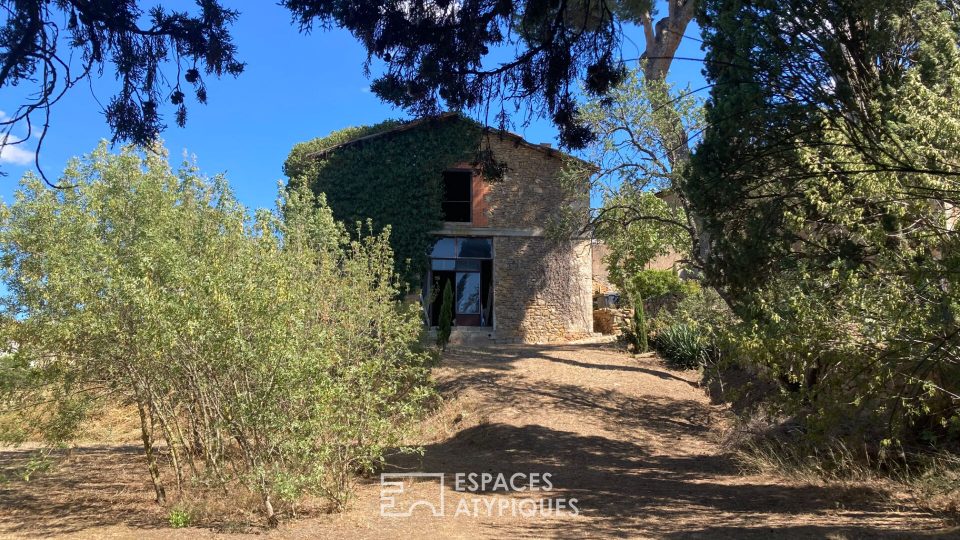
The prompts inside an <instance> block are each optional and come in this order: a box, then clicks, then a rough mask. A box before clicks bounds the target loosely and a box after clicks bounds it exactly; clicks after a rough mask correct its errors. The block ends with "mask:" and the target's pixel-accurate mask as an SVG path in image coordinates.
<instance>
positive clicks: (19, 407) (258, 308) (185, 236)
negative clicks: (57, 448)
mask: <svg viewBox="0 0 960 540" xmlns="http://www.w3.org/2000/svg"><path fill="white" fill-rule="evenodd" d="M62 184H63V185H69V186H72V187H69V188H64V189H59V190H54V189H48V188H46V187H45V186H44V184H43V183H42V182H41V181H40V180H39V179H37V178H35V177H33V176H31V175H27V176H26V177H25V178H24V180H23V181H22V187H21V189H20V191H19V192H18V193H17V198H16V203H15V204H13V205H12V206H9V207H8V206H2V207H0V249H2V255H3V260H4V262H5V266H6V269H5V270H6V271H5V273H4V275H3V277H4V285H5V290H4V298H3V304H2V305H3V306H4V307H5V308H6V315H7V316H8V319H7V320H8V321H11V320H16V323H15V324H12V323H11V324H6V325H4V326H3V330H4V334H3V336H2V337H3V338H4V339H6V342H7V343H17V345H18V347H17V349H16V351H14V352H13V353H12V354H9V355H5V356H0V403H2V404H3V405H4V406H5V407H6V406H9V407H10V408H11V409H12V412H11V414H6V415H5V414H0V419H2V421H3V422H11V423H14V424H17V423H19V424H20V425H30V426H36V428H37V430H38V431H40V432H42V433H43V434H44V435H45V436H46V437H47V438H48V439H49V440H50V442H53V443H56V442H58V441H67V440H70V438H71V437H72V436H73V435H75V434H76V432H77V430H78V429H79V426H81V425H82V419H83V418H84V417H85V415H86V414H87V413H88V411H91V410H95V408H96V404H97V403H98V402H103V401H106V400H108V399H109V400H110V402H111V403H112V402H115V400H116V399H117V398H119V399H120V400H121V401H124V402H127V403H131V404H133V405H135V406H136V409H137V411H138V416H139V420H140V425H141V433H142V443H143V448H144V454H145V456H146V465H147V470H148V471H149V473H150V476H151V478H152V480H153V485H154V490H155V493H156V498H157V500H158V501H159V502H163V501H164V500H165V499H166V486H165V485H164V483H163V482H162V478H161V475H160V471H159V464H158V458H157V448H158V446H160V445H163V446H165V447H166V450H167V453H168V455H169V457H170V462H171V465H172V470H173V474H171V475H170V478H172V479H173V480H174V481H175V482H176V486H177V488H178V489H182V488H183V486H184V485H186V483H187V480H188V478H186V476H187V475H188V474H190V475H196V476H198V477H200V478H198V480H201V481H202V482H201V483H202V484H203V485H207V486H214V487H217V488H220V489H221V490H222V491H226V492H227V493H230V492H232V491H236V490H239V491H243V492H246V491H247V490H249V491H250V492H252V493H254V494H256V497H257V498H258V501H257V504H258V505H259V506H260V510H261V511H262V512H263V514H264V516H265V517H266V519H267V521H268V522H269V523H271V524H275V523H276V522H277V519H278V516H279V515H282V514H283V513H284V512H285V511H286V510H287V509H289V508H290V507H291V506H292V504H293V503H295V502H296V501H297V500H298V499H299V498H300V497H301V496H303V495H306V494H315V495H320V496H323V497H326V498H327V499H328V500H329V501H330V502H331V503H332V504H333V506H334V507H335V508H342V507H343V505H344V504H346V502H347V499H348V498H349V495H350V493H351V485H352V481H353V477H354V475H355V474H356V473H357V472H358V471H371V470H373V469H374V468H375V467H378V466H379V465H380V464H381V463H382V461H383V456H384V452H385V451H386V449H387V448H389V447H391V446H396V445H398V444H399V443H400V442H401V440H402V437H403V434H404V429H405V428H406V426H407V425H408V424H409V422H410V420H411V419H412V418H414V417H415V416H416V415H417V414H419V412H420V410H421V408H422V406H423V404H424V402H425V400H426V399H427V398H428V397H429V396H430V390H429V386H428V382H427V377H426V369H425V368H424V364H425V362H426V361H427V356H426V354H425V353H422V352H419V351H418V350H417V349H416V348H415V347H416V345H417V343H418V340H419V335H420V332H421V329H422V327H421V324H420V321H419V316H418V308H417V307H416V306H413V305H407V306H404V305H402V304H400V303H399V302H398V301H397V300H398V297H399V292H400V287H399V285H398V280H397V278H396V276H395V274H394V272H393V256H392V251H391V250H390V247H389V242H388V234H389V231H386V232H384V233H383V234H378V235H373V234H370V233H363V232H362V231H357V235H356V236H354V237H352V238H351V237H350V236H348V235H347V234H346V231H345V229H344V228H343V227H342V226H341V225H340V224H338V223H337V222H335V221H334V219H333V217H332V215H331V213H330V211H329V210H328V209H327V208H326V206H325V204H324V201H323V199H322V198H321V199H319V200H315V199H314V197H313V195H312V194H311V193H310V192H309V191H308V190H307V189H306V188H303V189H301V190H300V191H291V192H287V193H284V194H283V196H282V198H281V201H280V204H279V207H280V208H282V216H281V212H280V210H277V211H274V212H270V211H260V212H258V213H257V214H256V216H255V217H253V218H251V216H250V215H249V214H248V213H247V211H246V209H244V208H243V207H242V206H241V205H239V204H238V203H237V202H236V200H235V199H234V198H233V196H232V194H231V193H230V191H229V189H228V188H227V186H226V184H225V182H224V180H223V179H222V178H217V179H215V180H213V181H210V180H208V179H206V178H204V177H201V176H199V175H198V174H197V173H196V171H195V170H194V169H193V168H191V167H190V166H188V165H185V166H184V167H183V168H181V169H180V170H179V171H177V172H176V173H174V172H173V171H171V169H170V167H169V166H168V165H167V164H166V162H165V160H164V158H163V157H162V156H161V155H159V154H158V153H154V152H146V153H137V152H135V151H133V150H131V149H124V150H123V151H122V152H121V154H120V155H111V154H109V153H108V152H107V151H106V147H105V146H101V147H100V148H99V149H98V150H97V151H96V152H94V153H93V154H92V155H91V156H89V157H87V158H85V159H83V160H74V161H73V162H71V164H70V165H69V167H68V169H67V171H66V173H65V177H64V179H63V181H62ZM2 412H3V411H0V413H2ZM0 433H13V431H8V430H5V429H3V426H0Z"/></svg>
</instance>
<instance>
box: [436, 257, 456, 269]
mask: <svg viewBox="0 0 960 540" xmlns="http://www.w3.org/2000/svg"><path fill="white" fill-rule="evenodd" d="M430 268H432V269H434V270H453V269H455V268H456V261H454V260H453V259H433V261H431V263H430Z"/></svg>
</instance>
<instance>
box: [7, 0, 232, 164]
mask: <svg viewBox="0 0 960 540" xmlns="http://www.w3.org/2000/svg"><path fill="white" fill-rule="evenodd" d="M197 6H198V8H199V12H198V13H195V14H190V13H188V12H185V11H175V10H168V9H164V8H163V7H160V6H156V7H152V8H149V9H148V10H146V9H145V8H144V7H142V6H141V3H140V2H137V1H136V0H122V1H114V0H0V17H2V22H0V89H3V88H7V87H12V86H24V85H26V86H28V87H29V88H31V89H32V90H33V92H31V93H30V94H29V96H28V97H27V100H26V101H24V102H22V103H19V104H18V105H17V107H16V109H15V110H14V111H13V114H11V116H10V118H8V119H5V120H2V121H0V128H2V131H0V141H2V140H3V138H4V136H5V135H8V134H9V133H10V129H11V128H12V127H13V126H14V125H15V124H17V123H23V124H25V125H26V127H27V129H28V130H29V129H36V128H37V126H43V130H44V131H45V130H46V127H47V126H48V125H49V118H50V108H51V107H52V106H53V105H55V104H56V103H57V101H59V100H60V98H61V97H63V95H64V94H65V93H66V92H67V91H69V90H70V89H72V88H73V87H75V86H76V85H78V84H80V83H81V82H83V81H84V80H85V79H88V78H89V77H91V76H98V75H99V74H101V73H103V72H104V71H105V69H106V68H107V66H108V65H109V66H111V68H112V70H113V73H114V75H115V76H116V78H117V80H118V81H119V82H120V90H119V92H118V93H117V94H116V95H115V96H113V97H112V98H111V99H110V101H109V103H107V104H106V105H105V115H106V118H107V123H108V124H109V125H110V128H111V130H112V132H113V140H114V141H129V142H133V143H137V144H141V145H148V144H150V143H152V142H153V141H154V139H155V138H156V137H157V135H158V134H159V133H160V132H161V131H162V130H163V129H164V128H165V124H164V120H163V115H162V113H161V111H162V107H163V104H164V103H167V102H169V103H170V104H171V105H172V106H173V107H174V109H175V113H174V114H175V118H176V122H177V124H178V125H180V126H183V125H184V123H185V122H186V119H187V105H186V100H187V98H186V94H187V91H190V92H191V93H192V94H193V95H194V97H195V99H196V101H197V102H199V103H205V102H206V100H207V89H206V86H205V84H204V80H203V76H204V75H215V76H218V77H219V76H221V75H224V74H230V75H234V76H236V75H239V74H240V73H241V72H242V71H243V68H244V64H243V63H241V62H240V61H239V60H238V59H237V58H236V47H235V46H234V45H233V42H232V38H231V36H230V32H229V27H230V25H231V24H232V23H233V21H234V20H235V19H236V17H237V12H236V11H233V10H230V9H225V8H223V7H222V6H221V5H220V2H218V1H217V0H198V1H197ZM29 136H30V134H29V133H28V134H27V137H26V138H29ZM42 137H43V133H42V132H41V134H40V138H41V139H40V142H41V144H42V142H43V139H42ZM26 138H25V139H24V140H26ZM20 142H23V141H19V140H17V139H15V138H14V137H12V136H10V137H9V138H7V139H6V144H19V143H20Z"/></svg>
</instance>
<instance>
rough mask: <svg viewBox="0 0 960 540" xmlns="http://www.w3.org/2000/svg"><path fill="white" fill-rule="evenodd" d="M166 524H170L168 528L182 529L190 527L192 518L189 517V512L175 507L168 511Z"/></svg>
mask: <svg viewBox="0 0 960 540" xmlns="http://www.w3.org/2000/svg"><path fill="white" fill-rule="evenodd" d="M167 522H168V523H170V526H171V527H173V528H174V529H182V528H184V527H189V526H190V523H192V522H193V517H192V516H191V515H190V512H188V511H186V510H184V509H183V508H181V507H179V506H177V507H174V508H172V509H171V510H170V515H169V516H168V517H167Z"/></svg>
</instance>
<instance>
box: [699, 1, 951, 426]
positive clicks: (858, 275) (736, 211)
mask: <svg viewBox="0 0 960 540" xmlns="http://www.w3.org/2000/svg"><path fill="white" fill-rule="evenodd" d="M700 21H701V26H703V28H704V32H705V44H706V47H707V50H708V51H709V53H708V62H707V64H706V66H707V70H706V74H707V77H708V80H709V82H710V83H712V85H713V86H712V92H711V99H710V102H709V103H708V106H707V129H706V131H705V134H704V137H703V140H702V143H701V144H700V146H699V147H698V149H697V151H696V154H695V155H694V158H693V162H692V168H691V173H690V175H689V179H688V181H687V183H686V189H685V191H686V193H687V195H688V197H689V200H690V201H691V203H692V209H693V211H694V212H695V213H696V214H697V215H698V216H699V217H701V218H702V220H703V225H704V229H705V231H706V232H707V233H708V235H709V238H710V244H711V245H710V257H709V258H708V259H707V260H706V261H705V263H706V266H705V269H706V276H707V278H708V281H709V282H710V283H712V284H714V285H716V286H717V287H718V288H719V289H720V290H722V291H725V293H726V297H727V298H731V299H734V302H733V304H734V306H735V307H736V308H737V311H738V313H739V314H740V315H741V316H743V317H744V318H745V319H746V321H747V322H748V326H749V332H748V333H747V334H746V337H744V338H743V342H742V345H743V349H744V351H745V352H747V353H748V354H749V355H750V356H751V357H752V358H753V359H754V360H755V361H756V362H757V363H759V364H761V365H763V366H765V367H767V368H769V369H770V371H772V372H773V373H774V374H775V375H776V376H777V377H778V378H779V379H780V380H781V382H782V383H783V385H784V387H785V388H787V389H789V390H791V391H792V392H789V393H788V394H787V396H788V401H789V403H790V404H791V405H792V406H794V408H793V409H792V410H793V411H794V412H798V413H800V414H802V415H807V416H808V418H809V419H810V420H811V421H812V422H811V424H810V426H811V428H813V427H819V428H821V429H824V430H832V431H833V432H836V431H837V430H838V426H841V427H844V426H848V424H845V423H843V422H841V421H838V415H840V418H851V417H852V416H853V415H860V416H861V420H862V417H863V416H864V414H863V412H864V411H875V413H874V414H873V415H872V418H873V419H874V423H873V426H872V427H874V428H876V429H878V430H879V431H880V432H882V433H885V434H886V435H887V436H902V437H905V438H908V439H910V440H927V441H933V440H937V439H938V438H940V439H942V438H943V437H954V439H956V438H957V437H958V436H960V414H958V412H960V409H958V406H957V403H958V402H957V399H958V396H960V369H958V368H957V362H956V358H957V354H958V351H960V339H958V336H960V327H958V325H957V322H956V321H957V319H956V310H957V306H958V304H957V300H958V299H957V296H956V294H957V293H956V291H957V290H958V288H957V276H958V275H960V274H958V272H957V270H958V266H957V265H958V260H957V258H956V256H955V255H954V254H955V253H956V252H957V250H956V248H957V240H958V237H957V234H956V230H955V223H954V222H955V211H954V208H955V207H956V205H957V204H958V203H960V201H958V200H957V193H958V187H960V186H958V183H957V178H958V172H960V170H958V168H957V163H958V161H957V155H958V151H960V144H958V143H960V129H958V126H960V106H958V103H957V100H956V97H955V96H956V92H957V90H958V84H960V48H958V41H960V32H958V28H960V19H958V12H957V10H956V6H955V5H954V4H953V3H952V2H938V1H936V0H896V1H894V2H887V1H884V2H880V1H873V0H870V1H853V0H848V1H817V2H800V1H796V2H794V1H786V2H774V1H772V0H771V1H760V2H749V3H748V2H740V1H737V0H706V1H705V2H703V11H702V13H701V19H700ZM858 423H859V424H861V425H862V424H863V422H862V421H860V422H858ZM854 424H857V423H854Z"/></svg>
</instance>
